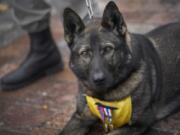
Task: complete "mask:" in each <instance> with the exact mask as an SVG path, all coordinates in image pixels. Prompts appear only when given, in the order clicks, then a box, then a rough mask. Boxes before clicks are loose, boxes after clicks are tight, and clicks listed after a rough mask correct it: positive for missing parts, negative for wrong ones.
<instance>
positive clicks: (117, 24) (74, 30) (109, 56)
mask: <svg viewBox="0 0 180 135" xmlns="http://www.w3.org/2000/svg"><path fill="white" fill-rule="evenodd" d="M64 34H65V40H66V42H67V44H68V45H69V48H70V50H71V57H70V68H71V69H72V70H73V72H74V73H75V75H76V76H77V78H78V79H79V80H80V81H81V82H82V83H83V84H84V85H85V86H86V87H88V88H89V89H90V90H92V91H93V92H97V93H99V92H106V91H108V90H110V89H112V88H114V87H116V86H117V85H118V84H119V83H120V82H121V81H123V79H125V78H126V77H127V75H128V73H129V71H130V68H129V67H130V65H131V58H132V57H131V53H130V49H129V48H128V45H127V27H126V24H125V21H124V19H123V17H122V15H121V13H120V12H119V10H118V7H117V6H116V5H115V3H114V2H109V3H108V4H107V6H106V8H105V10H104V14H103V17H102V19H93V20H91V21H90V22H89V23H88V24H87V25H86V26H85V24H84V23H83V21H82V20H81V18H80V17H79V16H78V15H77V14H76V13H75V12H74V11H73V10H71V9H69V8H66V9H65V11H64Z"/></svg>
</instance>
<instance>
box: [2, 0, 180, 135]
mask: <svg viewBox="0 0 180 135" xmlns="http://www.w3.org/2000/svg"><path fill="white" fill-rule="evenodd" d="M167 1H168V0H166V2H167ZM173 2H174V3H175V5H173V4H174V3H173ZM117 3H118V6H119V7H120V9H121V11H122V12H123V14H124V16H125V19H126V21H127V22H128V27H129V29H130V30H131V31H136V32H140V33H143V32H146V31H148V30H150V29H152V28H154V27H157V26H159V25H162V24H166V23H168V22H172V21H176V20H179V18H178V17H179V14H180V11H179V10H178V9H179V4H178V3H176V1H171V4H167V3H164V4H163V5H162V4H160V3H159V1H158V0H144V1H143V0H139V1H136V2H134V1H132V0H122V1H120V0H119V1H117ZM51 26H52V31H53V35H54V38H55V40H56V41H57V44H58V47H59V49H60V50H61V52H62V54H63V59H64V62H65V68H64V70H63V71H62V72H58V73H56V74H55V75H51V76H48V77H45V78H43V79H41V80H39V81H37V82H36V83H34V84H32V85H31V86H28V87H26V88H23V89H20V90H18V91H13V92H0V135H56V134H57V133H58V132H59V131H60V130H61V129H62V128H63V126H64V124H65V123H66V122H67V121H68V119H69V118H70V116H71V114H72V112H73V111H74V105H75V95H76V93H77V84H76V78H75V77H74V76H73V74H72V73H71V71H70V70H69V68H68V64H67V63H68V57H69V51H68V48H67V47H66V46H65V45H62V44H61V43H60V42H59V41H60V39H62V38H63V36H62V35H63V33H62V26H61V25H60V23H59V19H58V18H57V17H53V18H52V23H51ZM57 28H58V29H57ZM28 43H29V39H28V36H27V35H26V34H24V35H22V36H21V37H20V38H18V39H17V40H16V41H14V42H13V43H11V45H9V46H7V47H4V48H0V77H1V76H3V75H5V74H6V73H8V72H10V71H12V70H14V69H16V68H17V67H18V65H19V64H20V63H21V61H23V59H24V58H25V57H26V55H27V52H28V50H29V46H28ZM148 134H149V135H180V113H179V114H176V115H174V116H171V117H170V118H169V119H166V120H164V121H162V122H160V123H157V124H156V125H155V126H154V127H153V129H151V130H150V132H149V133H148Z"/></svg>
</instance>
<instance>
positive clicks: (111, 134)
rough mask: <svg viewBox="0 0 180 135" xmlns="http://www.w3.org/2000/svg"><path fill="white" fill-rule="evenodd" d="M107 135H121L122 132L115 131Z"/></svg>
mask: <svg viewBox="0 0 180 135" xmlns="http://www.w3.org/2000/svg"><path fill="white" fill-rule="evenodd" d="M107 135H121V131H120V130H113V131H111V132H110V133H108V134H107Z"/></svg>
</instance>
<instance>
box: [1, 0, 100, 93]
mask: <svg viewBox="0 0 180 135" xmlns="http://www.w3.org/2000/svg"><path fill="white" fill-rule="evenodd" d="M97 4H98V3H96V2H95V0H93V1H92V7H93V10H94V13H95V14H97V15H98V14H100V12H99V11H98V9H99V8H98V5H97ZM52 5H55V6H56V8H57V10H58V11H59V12H60V15H61V14H62V12H63V10H64V8H66V7H70V8H72V9H74V10H75V11H76V12H77V13H78V14H80V16H81V18H86V17H88V10H87V6H86V0H13V1H12V8H13V11H14V18H15V20H16V21H17V22H18V24H19V25H20V26H21V27H22V28H23V29H24V30H25V31H27V33H28V35H29V38H30V51H29V53H28V55H27V57H26V59H25V60H24V61H23V62H22V63H21V64H20V66H19V67H18V68H17V69H16V70H14V71H11V72H10V73H8V74H7V75H5V76H4V77H2V78H1V79H0V89H1V90H4V91H5V90H15V89H18V88H22V87H24V86H26V85H28V84H30V83H32V82H33V81H34V80H37V79H39V78H41V77H43V76H45V75H46V74H47V73H48V74H51V73H55V72H56V71H61V70H62V69H63V61H62V58H61V54H60V52H59V50H58V48H57V46H56V43H55V41H54V40H53V38H52V35H51V30H50V14H51V7H52ZM61 18H62V17H61Z"/></svg>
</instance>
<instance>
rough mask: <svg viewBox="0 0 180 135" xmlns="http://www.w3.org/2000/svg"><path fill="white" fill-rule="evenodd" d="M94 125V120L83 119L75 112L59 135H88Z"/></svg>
mask: <svg viewBox="0 0 180 135" xmlns="http://www.w3.org/2000/svg"><path fill="white" fill-rule="evenodd" d="M93 123H94V121H93V120H91V119H89V118H85V117H82V116H80V115H79V114H78V113H76V112H75V113H74V114H73V116H72V117H71V120H70V121H69V122H68V124H67V125H66V126H65V128H64V129H63V131H62V132H61V133H60V134H59V135H87V134H88V132H89V128H90V126H91V125H92V124H93Z"/></svg>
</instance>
